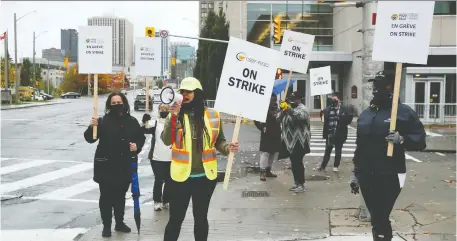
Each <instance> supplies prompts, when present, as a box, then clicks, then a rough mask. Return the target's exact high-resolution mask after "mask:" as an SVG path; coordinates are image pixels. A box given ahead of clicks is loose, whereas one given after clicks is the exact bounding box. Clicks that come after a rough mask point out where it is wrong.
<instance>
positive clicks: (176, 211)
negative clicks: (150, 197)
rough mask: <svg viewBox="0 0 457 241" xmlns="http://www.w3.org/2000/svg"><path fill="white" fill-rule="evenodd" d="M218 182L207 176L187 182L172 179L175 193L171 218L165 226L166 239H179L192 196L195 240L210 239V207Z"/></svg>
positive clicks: (190, 179)
mask: <svg viewBox="0 0 457 241" xmlns="http://www.w3.org/2000/svg"><path fill="white" fill-rule="evenodd" d="M216 184H217V181H216V180H213V181H210V180H209V179H208V178H206V177H197V178H189V179H187V180H186V181H185V182H175V181H173V180H171V181H170V186H171V189H172V192H173V194H172V198H171V201H170V211H169V212H170V219H169V220H168V224H167V227H166V228H165V237H164V241H177V240H178V238H179V233H180V232H181V225H182V222H183V221H184V218H185V217H186V212H187V207H188V206H189V201H190V199H191V198H192V211H193V214H194V223H195V224H194V237H195V241H206V240H207V239H208V229H209V225H208V208H209V202H210V200H211V197H212V195H213V192H214V189H215V188H216Z"/></svg>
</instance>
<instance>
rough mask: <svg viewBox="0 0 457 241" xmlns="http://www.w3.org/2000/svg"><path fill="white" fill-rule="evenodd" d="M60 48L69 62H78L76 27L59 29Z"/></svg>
mask: <svg viewBox="0 0 457 241" xmlns="http://www.w3.org/2000/svg"><path fill="white" fill-rule="evenodd" d="M60 49H62V50H64V51H65V52H64V57H68V58H69V61H70V62H78V31H76V29H61V30H60Z"/></svg>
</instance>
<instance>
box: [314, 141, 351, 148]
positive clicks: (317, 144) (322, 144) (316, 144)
mask: <svg viewBox="0 0 457 241" xmlns="http://www.w3.org/2000/svg"><path fill="white" fill-rule="evenodd" d="M310 145H311V146H325V143H316V142H312V141H311V143H310ZM344 146H352V147H356V146H357V145H356V144H349V143H344V145H343V147H344Z"/></svg>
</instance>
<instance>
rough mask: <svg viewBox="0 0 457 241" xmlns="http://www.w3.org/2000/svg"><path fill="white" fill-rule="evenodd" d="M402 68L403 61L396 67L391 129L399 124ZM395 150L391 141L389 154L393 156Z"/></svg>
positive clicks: (393, 129)
mask: <svg viewBox="0 0 457 241" xmlns="http://www.w3.org/2000/svg"><path fill="white" fill-rule="evenodd" d="M401 68H402V63H397V66H396V67H395V83H394V95H393V97H392V113H391V114H390V131H395V128H396V126H397V111H398V97H399V95H400V83H401V82H400V81H401ZM393 151H394V144H392V143H390V142H389V145H388V146H387V156H392V154H393Z"/></svg>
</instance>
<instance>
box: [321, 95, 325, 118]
mask: <svg viewBox="0 0 457 241" xmlns="http://www.w3.org/2000/svg"><path fill="white" fill-rule="evenodd" d="M324 109H325V108H324V95H321V111H323V110H324ZM324 118H325V116H324V114H322V118H321V120H322V123H324Z"/></svg>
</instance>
